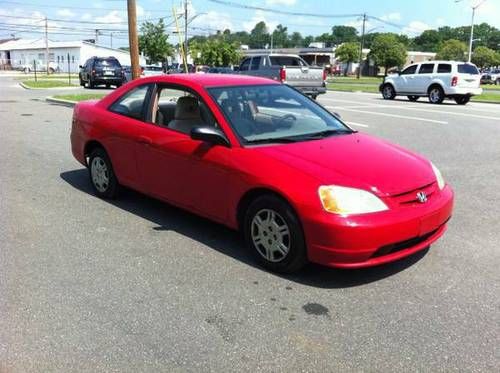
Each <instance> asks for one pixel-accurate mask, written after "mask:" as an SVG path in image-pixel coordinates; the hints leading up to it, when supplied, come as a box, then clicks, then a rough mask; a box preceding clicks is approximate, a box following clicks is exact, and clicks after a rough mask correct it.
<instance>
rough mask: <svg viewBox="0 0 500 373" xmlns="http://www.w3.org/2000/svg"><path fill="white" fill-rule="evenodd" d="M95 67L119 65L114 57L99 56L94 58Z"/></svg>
mask: <svg viewBox="0 0 500 373" xmlns="http://www.w3.org/2000/svg"><path fill="white" fill-rule="evenodd" d="M95 67H114V68H116V67H121V65H120V62H118V60H117V59H116V58H102V59H101V58H99V59H96V60H95Z"/></svg>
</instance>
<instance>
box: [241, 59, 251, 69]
mask: <svg viewBox="0 0 500 373" xmlns="http://www.w3.org/2000/svg"><path fill="white" fill-rule="evenodd" d="M249 65H250V58H247V59H246V60H244V61H243V62H242V64H241V66H240V70H242V71H243V70H245V71H246V70H248V66H249Z"/></svg>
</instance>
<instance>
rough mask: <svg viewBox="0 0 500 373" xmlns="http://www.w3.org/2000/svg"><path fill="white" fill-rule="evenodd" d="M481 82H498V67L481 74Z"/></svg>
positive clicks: (499, 74) (499, 77)
mask: <svg viewBox="0 0 500 373" xmlns="http://www.w3.org/2000/svg"><path fill="white" fill-rule="evenodd" d="M481 84H496V85H499V84H500V69H492V70H488V71H486V72H485V73H483V74H482V75H481Z"/></svg>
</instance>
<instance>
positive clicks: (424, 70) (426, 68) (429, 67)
mask: <svg viewBox="0 0 500 373" xmlns="http://www.w3.org/2000/svg"><path fill="white" fill-rule="evenodd" d="M433 71H434V64H433V63H423V64H422V65H420V70H418V73H419V74H432V72H433Z"/></svg>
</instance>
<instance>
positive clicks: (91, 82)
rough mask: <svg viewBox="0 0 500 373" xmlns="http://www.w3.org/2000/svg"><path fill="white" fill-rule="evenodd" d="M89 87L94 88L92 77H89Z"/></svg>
mask: <svg viewBox="0 0 500 373" xmlns="http://www.w3.org/2000/svg"><path fill="white" fill-rule="evenodd" d="M89 88H90V89H94V88H95V83H94V82H93V80H92V78H91V79H89Z"/></svg>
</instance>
